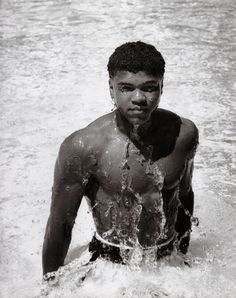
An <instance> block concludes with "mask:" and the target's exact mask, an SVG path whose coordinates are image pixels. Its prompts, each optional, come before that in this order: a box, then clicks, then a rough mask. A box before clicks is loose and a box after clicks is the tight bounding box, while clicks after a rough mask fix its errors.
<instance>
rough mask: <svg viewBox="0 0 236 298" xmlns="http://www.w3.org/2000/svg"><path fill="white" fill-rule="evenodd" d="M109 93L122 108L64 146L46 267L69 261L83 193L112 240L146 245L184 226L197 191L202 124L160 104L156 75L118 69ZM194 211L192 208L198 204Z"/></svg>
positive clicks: (100, 227) (48, 233)
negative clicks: (183, 210)
mask: <svg viewBox="0 0 236 298" xmlns="http://www.w3.org/2000/svg"><path fill="white" fill-rule="evenodd" d="M110 91H111V96H112V97H113V98H114V101H115V103H116V105H117V110H116V111H114V112H112V113H110V114H107V115H105V116H103V117H101V118H99V119H97V120H96V121H94V122H93V123H91V124H90V125H89V126H87V127H86V128H84V129H82V130H80V131H78V132H75V133H74V134H72V135H71V136H69V137H68V138H67V139H66V140H65V141H64V143H63V144H62V146H61V148H60V152H59V156H58V159H57V162H56V166H55V176H54V186H53V194H52V204H51V213H50V217H49V220H48V225H47V228H46V233H45V241H44V249H43V267H44V273H46V272H50V271H53V270H57V269H58V267H59V266H61V265H63V262H64V258H65V256H66V253H67V250H68V247H69V244H70V240H71V231H72V228H73V224H74V221H75V218H76V215H77V211H78V208H79V206H80V203H81V199H82V197H83V196H84V195H86V197H87V199H88V203H89V205H90V207H91V210H92V214H93V218H94V222H95V226H96V229H97V232H98V233H99V235H100V236H102V237H103V238H104V239H106V240H108V241H109V242H111V243H117V244H121V245H128V246H135V245H137V244H138V245H141V246H142V247H144V248H146V247H150V246H155V245H159V244H161V243H163V242H165V241H167V240H168V239H171V238H172V237H173V236H174V235H175V234H176V230H177V231H178V230H181V225H180V224H178V223H177V220H178V219H177V217H178V212H179V206H180V205H181V204H182V203H181V202H184V200H185V198H187V197H188V194H189V193H191V192H192V187H191V179H192V170H193V157H194V152H195V149H196V146H197V143H198V132H197V128H196V127H195V125H194V124H193V123H192V122H191V121H190V120H187V119H183V118H180V117H178V116H177V115H176V114H174V113H171V112H169V111H166V110H162V109H157V106H158V104H159V100H160V96H161V93H162V80H161V79H159V78H158V77H157V78H156V77H153V76H150V75H147V74H145V73H142V72H139V73H137V74H132V73H128V72H119V73H118V74H117V75H116V76H115V78H114V79H113V80H110ZM182 198H183V200H182ZM187 205H188V202H187V204H186V206H187ZM190 205H191V204H190ZM188 209H189V212H190V213H192V206H190V208H188ZM177 226H178V228H176V227H177ZM179 226H180V227H179Z"/></svg>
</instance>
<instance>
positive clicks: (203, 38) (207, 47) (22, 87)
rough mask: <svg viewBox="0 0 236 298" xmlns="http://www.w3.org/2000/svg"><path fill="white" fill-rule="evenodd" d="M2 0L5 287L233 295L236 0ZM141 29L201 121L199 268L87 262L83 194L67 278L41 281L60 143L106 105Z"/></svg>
mask: <svg viewBox="0 0 236 298" xmlns="http://www.w3.org/2000/svg"><path fill="white" fill-rule="evenodd" d="M0 5H1V10H0V22H1V28H0V33H1V39H0V40H1V42H0V47H1V54H0V66H1V67H0V82H1V83H0V84H1V91H0V92H1V147H2V152H1V177H2V179H1V181H0V187H1V206H0V208H1V209H0V210H1V211H0V212H1V242H0V243H1V278H0V280H1V295H2V297H36V296H38V297H39V296H43V295H44V296H45V295H46V293H48V297H77V296H79V297H93V298H94V297H185V298H187V297H235V296H236V286H235V278H236V252H235V247H236V229H235V228H236V217H235V212H236V203H235V193H236V190H235V189H236V188H235V181H236V180H235V172H236V166H235V165H236V163H235V141H236V132H235V126H236V117H235V100H234V98H235V89H236V88H235V87H236V85H235V81H236V72H235V68H236V62H235V61H236V59H235V58H236V57H235V53H236V38H235V36H236V32H235V31H236V29H235V28H236V23H235V18H234V16H235V13H236V3H235V1H233V0H226V1H220V0H207V1H201V0H200V1H188V0H185V1H183V0H174V1H171V0H167V1H162V2H161V1H154V0H153V1H150V0H149V1H146V0H142V1H141V0H137V1H134V0H126V1H124V0H123V1H114V0H109V1H108V0H101V1H96V2H94V1H91V0H90V1H85V0H81V1H79V2H78V1H75V0H72V1H66V0H64V1H61V0H51V1H39V0H35V1H33V0H29V1H26V0H18V1H16V0H11V1H10V0H2V1H1V4H0ZM138 39H141V40H143V41H146V42H150V43H152V44H154V45H155V46H156V47H157V48H158V49H159V50H160V51H161V52H162V53H163V55H164V57H165V59H166V62H167V68H166V75H165V82H164V93H163V96H162V102H161V107H164V108H167V109H171V110H172V111H175V112H177V113H179V114H181V115H182V116H185V117H187V118H190V119H192V120H193V121H194V122H195V123H196V125H197V126H198V127H199V130H200V146H199V149H198V153H197V156H196V162H195V173H194V181H193V182H194V190H195V194H196V204H195V215H196V216H198V217H199V220H200V225H199V227H198V228H196V227H195V228H194V230H193V233H192V242H191V246H190V251H189V254H188V256H187V258H188V260H187V262H188V263H190V265H191V267H189V266H186V265H184V263H183V260H182V259H180V258H179V257H178V256H175V255H174V256H172V257H171V258H170V259H169V260H163V261H161V262H160V263H159V264H158V265H157V266H156V267H155V268H150V267H149V266H148V265H147V266H144V267H143V268H142V270H141V269H140V268H139V269H138V268H136V269H134V271H133V270H130V269H129V268H127V267H125V268H124V267H122V266H119V265H114V264H109V263H106V262H105V261H98V262H97V263H96V264H95V265H94V267H91V268H90V267H88V270H87V269H84V267H81V264H82V263H83V262H85V261H86V245H87V243H88V241H89V240H90V238H91V235H92V231H93V225H92V221H91V214H90V213H88V211H87V207H86V204H85V203H83V205H82V206H81V212H80V213H79V216H78V218H77V221H76V225H75V228H74V232H73V241H72V244H71V248H70V251H69V254H68V258H67V262H70V261H72V263H69V265H68V266H69V267H66V269H65V271H64V272H62V275H61V276H60V278H59V284H60V286H58V285H54V286H52V287H50V288H49V289H43V288H42V285H41V248H42V241H43V234H44V228H45V224H46V220H47V217H48V212H49V205H50V190H51V185H52V175H53V166H54V162H55V159H56V155H57V151H58V148H59V145H60V143H61V142H62V141H63V139H64V138H65V137H66V136H67V135H68V134H70V133H71V132H73V131H75V130H77V129H79V128H82V127H84V126H85V125H87V124H88V123H89V122H91V121H92V120H94V119H95V118H97V117H98V116H100V115H102V114H104V113H107V112H109V111H110V109H111V108H112V103H111V100H110V97H109V90H108V84H107V81H108V76H107V73H106V64H107V60H108V57H109V55H110V54H111V53H112V51H113V50H114V48H115V47H116V46H118V45H120V44H121V43H123V42H125V41H128V40H138ZM78 244H79V246H78ZM82 250H84V253H82ZM81 253H82V257H81V259H80V260H78V259H76V257H77V256H78V255H80V254H81ZM90 269H91V270H90ZM83 270H84V271H85V272H87V271H88V272H87V277H86V279H85V281H84V282H83V283H82V284H81V282H80V277H81V276H83V274H84V272H81V271H83ZM86 270H87V271H86ZM40 291H41V294H40Z"/></svg>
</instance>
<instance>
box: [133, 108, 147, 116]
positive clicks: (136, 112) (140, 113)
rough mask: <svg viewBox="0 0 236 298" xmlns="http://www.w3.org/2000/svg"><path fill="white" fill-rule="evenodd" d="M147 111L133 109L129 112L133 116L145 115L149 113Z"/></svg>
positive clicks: (144, 109)
mask: <svg viewBox="0 0 236 298" xmlns="http://www.w3.org/2000/svg"><path fill="white" fill-rule="evenodd" d="M147 111H148V110H147V109H146V108H139V107H137V108H132V109H129V112H130V113H131V114H132V115H145V114H146V113H147Z"/></svg>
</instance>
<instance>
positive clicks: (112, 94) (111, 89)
mask: <svg viewBox="0 0 236 298" xmlns="http://www.w3.org/2000/svg"><path fill="white" fill-rule="evenodd" d="M109 90H110V95H111V98H112V99H113V98H114V88H113V79H112V78H110V79H109Z"/></svg>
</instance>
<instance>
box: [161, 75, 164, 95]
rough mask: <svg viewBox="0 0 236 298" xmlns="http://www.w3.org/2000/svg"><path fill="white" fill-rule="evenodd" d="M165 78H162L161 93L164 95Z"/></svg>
mask: <svg viewBox="0 0 236 298" xmlns="http://www.w3.org/2000/svg"><path fill="white" fill-rule="evenodd" d="M163 82H164V78H163V79H162V80H161V95H162V93H163V85H164V83H163Z"/></svg>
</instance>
